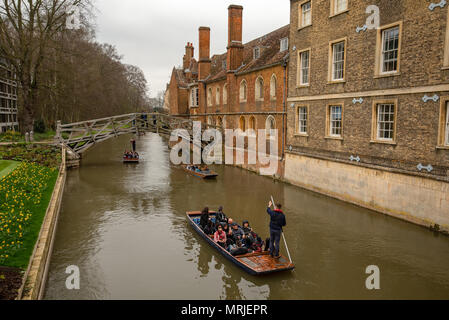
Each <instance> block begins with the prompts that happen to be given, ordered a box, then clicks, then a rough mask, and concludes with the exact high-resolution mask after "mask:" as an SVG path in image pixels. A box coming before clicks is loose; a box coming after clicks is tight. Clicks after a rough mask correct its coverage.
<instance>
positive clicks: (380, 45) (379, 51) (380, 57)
mask: <svg viewBox="0 0 449 320" xmlns="http://www.w3.org/2000/svg"><path fill="white" fill-rule="evenodd" d="M402 24H403V23H402V21H397V22H393V23H390V24H387V25H384V26H381V27H380V28H378V29H377V40H376V61H375V64H374V68H375V69H374V75H375V77H391V76H397V75H400V74H401V51H402ZM393 28H399V34H398V48H397V50H398V57H397V70H395V71H386V72H384V71H382V70H383V63H384V54H383V50H384V32H385V31H387V30H389V29H393Z"/></svg>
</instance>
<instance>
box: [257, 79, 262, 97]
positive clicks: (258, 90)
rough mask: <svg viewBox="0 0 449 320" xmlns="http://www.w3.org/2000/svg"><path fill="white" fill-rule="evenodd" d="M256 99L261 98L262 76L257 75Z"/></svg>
mask: <svg viewBox="0 0 449 320" xmlns="http://www.w3.org/2000/svg"><path fill="white" fill-rule="evenodd" d="M256 100H263V78H262V77H259V78H257V80H256Z"/></svg>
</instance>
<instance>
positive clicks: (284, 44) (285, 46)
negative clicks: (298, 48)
mask: <svg viewBox="0 0 449 320" xmlns="http://www.w3.org/2000/svg"><path fill="white" fill-rule="evenodd" d="M287 50H288V38H284V39H281V52H284V51H287Z"/></svg>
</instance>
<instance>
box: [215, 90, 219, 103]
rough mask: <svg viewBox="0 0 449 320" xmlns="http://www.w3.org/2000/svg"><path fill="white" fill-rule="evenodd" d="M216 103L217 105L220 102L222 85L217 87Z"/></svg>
mask: <svg viewBox="0 0 449 320" xmlns="http://www.w3.org/2000/svg"><path fill="white" fill-rule="evenodd" d="M215 104H216V105H219V104H220V87H217V91H216V93H215Z"/></svg>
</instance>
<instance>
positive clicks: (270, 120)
mask: <svg viewBox="0 0 449 320" xmlns="http://www.w3.org/2000/svg"><path fill="white" fill-rule="evenodd" d="M274 129H276V120H275V119H274V117H273V116H268V117H267V120H266V121H265V134H266V136H267V138H270V139H274V138H275V136H271V130H274Z"/></svg>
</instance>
